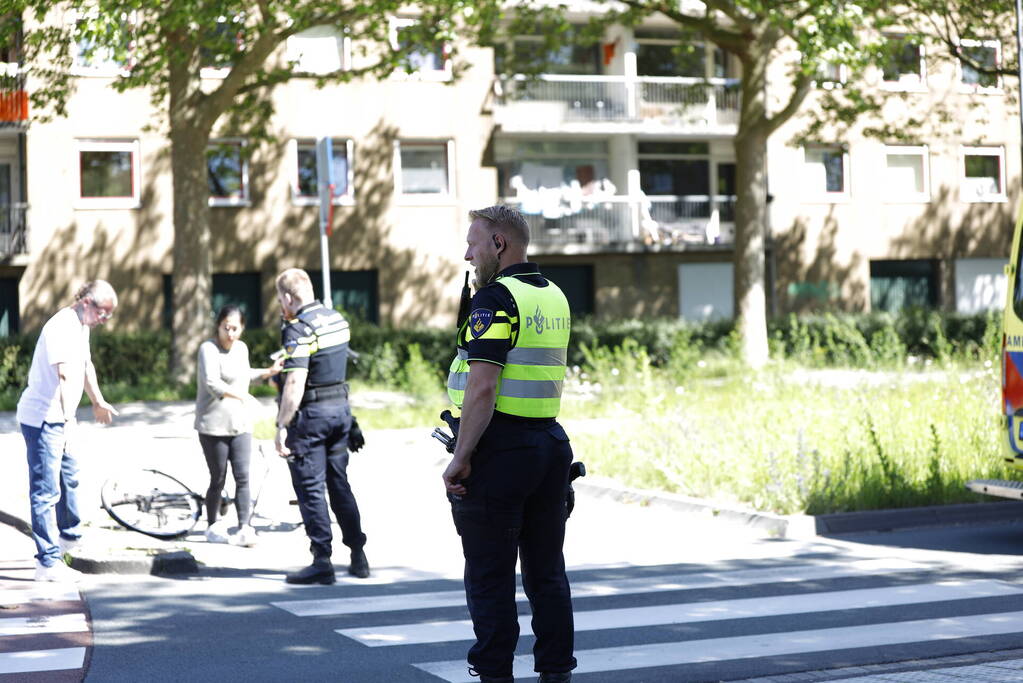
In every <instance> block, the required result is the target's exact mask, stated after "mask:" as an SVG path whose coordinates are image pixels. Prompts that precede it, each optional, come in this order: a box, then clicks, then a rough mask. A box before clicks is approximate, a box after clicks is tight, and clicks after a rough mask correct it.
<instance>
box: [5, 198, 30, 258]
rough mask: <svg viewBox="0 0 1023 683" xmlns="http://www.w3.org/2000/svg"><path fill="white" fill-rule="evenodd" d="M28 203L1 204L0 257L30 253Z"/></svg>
mask: <svg viewBox="0 0 1023 683" xmlns="http://www.w3.org/2000/svg"><path fill="white" fill-rule="evenodd" d="M27 214H28V204H22V203H18V204H0V258H10V257H11V256H15V255H17V254H25V253H28V239H27V238H28V222H27V221H26V220H25V219H26V216H27Z"/></svg>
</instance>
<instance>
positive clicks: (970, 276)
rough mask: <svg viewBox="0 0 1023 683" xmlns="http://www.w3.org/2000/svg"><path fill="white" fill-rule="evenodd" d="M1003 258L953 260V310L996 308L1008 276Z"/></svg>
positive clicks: (966, 311) (1003, 292)
mask: <svg viewBox="0 0 1023 683" xmlns="http://www.w3.org/2000/svg"><path fill="white" fill-rule="evenodd" d="M1004 268H1005V259H1004V258H967V259H956V262H955V277H956V312H957V313H967V314H974V313H983V312H985V311H1000V310H1001V309H1002V306H1004V305H1005V290H1006V287H1007V286H1008V278H1007V277H1006V275H1005V271H1004Z"/></svg>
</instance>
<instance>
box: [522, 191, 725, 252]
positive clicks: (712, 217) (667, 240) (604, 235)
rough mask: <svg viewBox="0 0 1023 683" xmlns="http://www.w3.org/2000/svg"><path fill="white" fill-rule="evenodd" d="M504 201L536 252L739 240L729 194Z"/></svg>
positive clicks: (718, 243)
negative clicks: (517, 213)
mask: <svg viewBox="0 0 1023 683" xmlns="http://www.w3.org/2000/svg"><path fill="white" fill-rule="evenodd" d="M504 202H505V203H506V204H509V205H511V206H515V207H516V208H519V209H520V210H522V211H523V214H524V215H525V218H526V222H527V223H528V224H529V231H530V245H531V247H535V248H537V249H538V250H540V251H547V252H548V253H551V252H553V253H557V252H573V251H577V252H590V251H618V250H620V251H635V250H640V249H644V248H655V247H656V248H664V247H668V248H687V247H690V248H691V247H701V246H702V247H711V246H715V245H716V246H730V245H731V243H732V240H733V236H734V220H735V218H734V216H735V210H734V208H735V197H733V196H729V195H716V196H713V195H684V196H659V197H645V198H631V197H622V196H614V197H611V196H609V197H602V198H599V199H595V200H592V201H586V200H585V199H583V200H582V201H579V200H575V201H572V202H559V203H555V202H550V203H549V204H548V205H546V206H540V205H537V204H534V203H533V202H529V201H523V200H522V199H521V198H507V199H505V200H504Z"/></svg>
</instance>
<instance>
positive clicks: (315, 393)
mask: <svg viewBox="0 0 1023 683" xmlns="http://www.w3.org/2000/svg"><path fill="white" fill-rule="evenodd" d="M339 398H348V385H347V384H346V383H344V382H342V383H341V384H328V385H326V386H322V387H315V388H313V389H306V390H305V393H304V394H302V405H306V404H308V403H317V402H318V401H331V400H336V399H339Z"/></svg>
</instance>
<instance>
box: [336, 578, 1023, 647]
mask: <svg viewBox="0 0 1023 683" xmlns="http://www.w3.org/2000/svg"><path fill="white" fill-rule="evenodd" d="M1021 593H1023V586H1016V585H1013V584H1008V583H1004V582H1001V581H992V580H988V579H982V580H976V581H943V582H940V583H930V584H915V585H907V586H888V587H884V588H867V589H860V590H848V591H834V592H828V593H803V594H797V595H779V596H774V597H760V598H745V599H741V600H717V601H712V602H694V603H687V604H681V605H680V604H672V605H657V606H654V607H629V608H622V609H605V610H590V611H583V612H576V613H575V630H576V632H579V631H598V630H601V629H620V628H639V627H643V626H663V625H667V624H685V623H691V622H705V621H720V620H723V619H753V618H757V617H770V616H779V615H785V614H809V613H813V612H833V611H838V610H847V609H863V608H867V607H885V606H888V605H914V604H921V603H927V602H940V601H943V600H968V599H975V598H990V597H997V596H1005V595H1018V594H1021ZM530 619H531V617H530V616H528V615H527V616H521V617H519V628H520V629H521V631H522V632H523V633H529V632H530ZM337 633H340V634H341V635H343V636H346V637H348V638H351V639H353V640H355V641H357V642H360V643H362V644H363V645H367V646H369V647H382V646H390V645H416V644H422V643H441V642H450V641H458V640H472V639H473V638H474V637H475V636H474V635H473V631H472V622H471V621H469V620H457V621H434V622H425V623H413V624H398V625H395V626H376V627H368V628H346V629H337Z"/></svg>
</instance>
